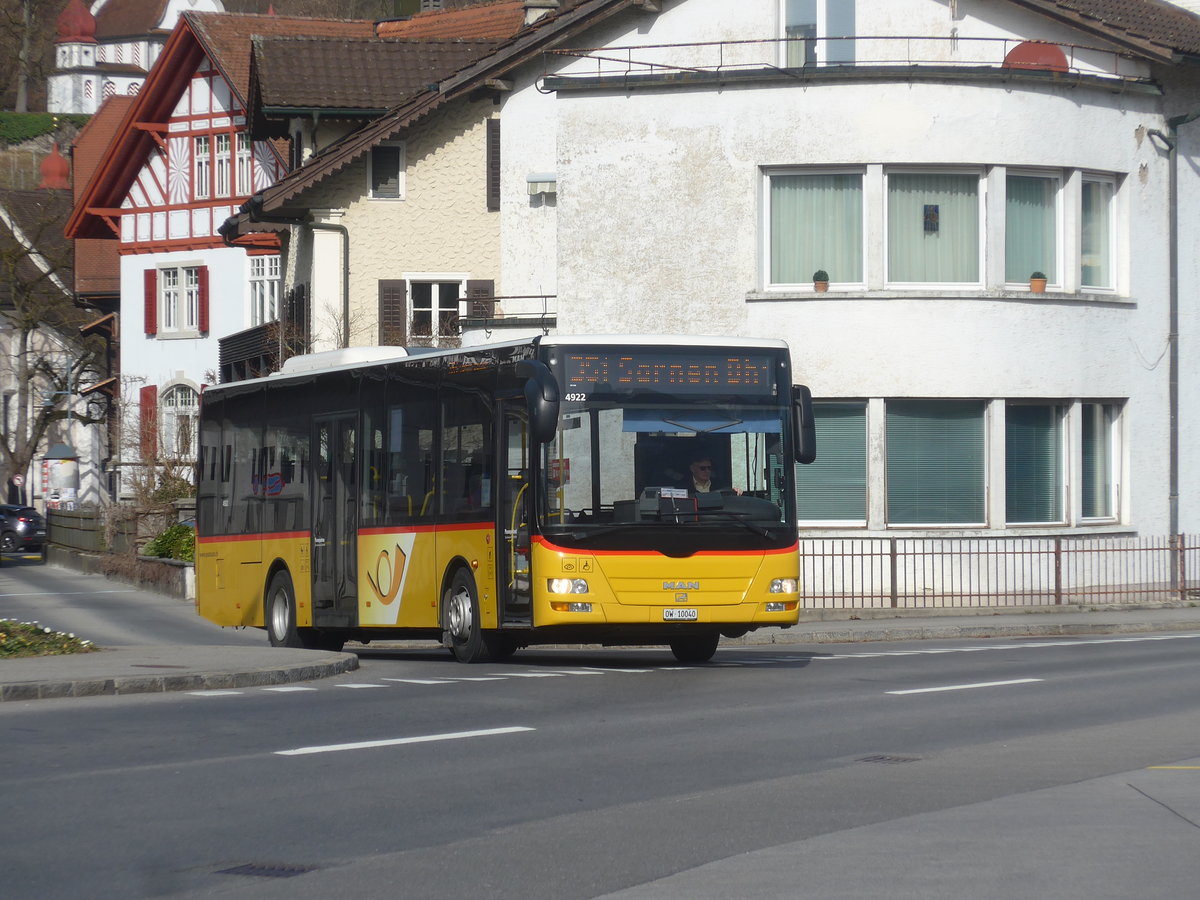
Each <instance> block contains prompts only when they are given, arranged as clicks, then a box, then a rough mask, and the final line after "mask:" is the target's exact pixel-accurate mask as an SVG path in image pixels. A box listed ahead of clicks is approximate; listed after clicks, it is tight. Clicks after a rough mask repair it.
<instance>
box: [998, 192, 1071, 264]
mask: <svg viewBox="0 0 1200 900" xmlns="http://www.w3.org/2000/svg"><path fill="white" fill-rule="evenodd" d="M1006 196H1007V202H1006V211H1005V228H1004V280H1005V281H1009V282H1022V281H1029V276H1030V275H1032V274H1033V273H1034V272H1042V273H1044V274H1045V276H1046V280H1047V281H1049V282H1050V283H1051V284H1057V283H1058V263H1057V260H1058V179H1057V178H1050V177H1044V176H1040V175H1013V174H1010V175H1009V176H1008V179H1007V184H1006Z"/></svg>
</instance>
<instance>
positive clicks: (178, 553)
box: [142, 525, 196, 562]
mask: <svg viewBox="0 0 1200 900" xmlns="http://www.w3.org/2000/svg"><path fill="white" fill-rule="evenodd" d="M142 554H143V555H144V556H155V557H158V558H159V559H178V560H182V561H183V562H195V561H196V531H195V529H193V528H192V527H191V526H190V525H172V526H171V527H170V528H168V529H167V530H166V531H164V532H163V533H162V534H160V535H159V536H158V537H156V538H154V540H152V541H151V542H150V543H148V544H147V545H146V546H145V548H144V549H143V550H142Z"/></svg>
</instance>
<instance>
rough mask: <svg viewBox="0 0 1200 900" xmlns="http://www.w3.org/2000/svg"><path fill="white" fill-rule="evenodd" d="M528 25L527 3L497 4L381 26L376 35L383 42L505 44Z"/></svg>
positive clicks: (433, 12) (500, 0)
mask: <svg viewBox="0 0 1200 900" xmlns="http://www.w3.org/2000/svg"><path fill="white" fill-rule="evenodd" d="M524 24H525V3H524V0H497V2H495V3H480V4H477V5H475V6H467V7H462V8H460V9H441V10H431V11H429V12H423V13H417V14H416V15H415V16H412V17H411V18H408V19H394V20H389V21H385V22H380V23H379V25H378V26H376V32H377V33H378V35H379V36H380V37H382V38H407V39H409V40H445V39H449V40H464V41H503V40H507V39H508V38H510V37H512V36H513V35H515V34H516V33H517V32H518V31H520V30H521V27H522V26H523V25H524Z"/></svg>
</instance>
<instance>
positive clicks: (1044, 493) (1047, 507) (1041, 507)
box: [1004, 404, 1063, 522]
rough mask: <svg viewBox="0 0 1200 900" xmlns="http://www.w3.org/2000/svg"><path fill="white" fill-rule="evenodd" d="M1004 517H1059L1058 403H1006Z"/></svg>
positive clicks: (1060, 448)
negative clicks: (1056, 404)
mask: <svg viewBox="0 0 1200 900" xmlns="http://www.w3.org/2000/svg"><path fill="white" fill-rule="evenodd" d="M1004 453H1005V467H1004V476H1005V489H1004V496H1005V503H1006V507H1005V508H1006V513H1005V518H1006V520H1007V521H1009V522H1061V521H1062V520H1063V443H1062V407H1060V406H1055V405H1025V404H1010V405H1009V406H1008V409H1007V411H1006V412H1005V428H1004Z"/></svg>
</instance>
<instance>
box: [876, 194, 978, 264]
mask: <svg viewBox="0 0 1200 900" xmlns="http://www.w3.org/2000/svg"><path fill="white" fill-rule="evenodd" d="M887 182H888V185H887V203H888V211H887V219H888V222H887V238H888V281H892V282H912V283H922V284H926V283H952V284H977V283H978V282H979V242H980V228H979V176H978V175H973V174H971V175H969V174H942V173H930V174H908V173H891V174H889V175H888V179H887Z"/></svg>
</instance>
